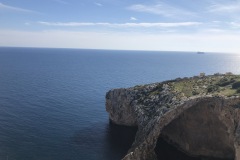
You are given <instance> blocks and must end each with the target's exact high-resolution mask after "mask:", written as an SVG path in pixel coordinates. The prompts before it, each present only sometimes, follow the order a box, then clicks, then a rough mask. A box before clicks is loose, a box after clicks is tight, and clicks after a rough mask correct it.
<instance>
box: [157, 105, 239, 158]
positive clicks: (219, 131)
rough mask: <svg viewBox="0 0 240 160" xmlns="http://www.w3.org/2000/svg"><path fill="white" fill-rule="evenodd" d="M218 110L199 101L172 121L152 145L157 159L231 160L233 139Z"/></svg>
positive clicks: (216, 107) (232, 156)
mask: <svg viewBox="0 0 240 160" xmlns="http://www.w3.org/2000/svg"><path fill="white" fill-rule="evenodd" d="M220 110H221V109H219V108H218V106H210V105H208V104H202V103H199V104H197V105H196V106H193V107H191V108H189V109H187V110H185V111H184V112H183V113H182V114H180V115H179V116H178V117H177V118H175V119H174V120H172V121H171V122H170V123H169V124H168V125H166V126H165V127H164V128H163V129H162V131H161V134H160V136H159V138H158V141H157V145H156V147H155V153H156V155H157V156H158V159H161V160H202V159H207V160H217V159H221V160H223V159H224V160H233V159H234V154H235V153H234V144H233V143H234V142H233V138H232V137H231V136H230V134H229V133H228V132H229V130H228V127H227V126H226V123H225V122H223V121H222V119H221V118H219V114H220V112H221V111H220ZM189 155H191V156H189ZM203 157H205V158H203ZM206 157H208V158H206ZM210 157H213V158H210Z"/></svg>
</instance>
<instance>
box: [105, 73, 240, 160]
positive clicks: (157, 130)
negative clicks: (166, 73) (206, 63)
mask: <svg viewBox="0 0 240 160" xmlns="http://www.w3.org/2000/svg"><path fill="white" fill-rule="evenodd" d="M106 110H107V112H108V113H109V118H110V120H111V122H113V123H115V124H118V125H124V126H137V127H138V131H137V134H136V137H135V141H134V143H133V144H132V147H131V148H130V149H129V151H128V154H127V155H126V156H125V157H124V158H123V160H138V159H139V160H140V159H141V160H150V159H151V160H154V159H157V154H156V153H157V148H156V144H157V141H158V139H159V137H161V138H163V139H165V140H166V141H167V142H168V143H169V144H172V145H173V146H175V147H177V148H178V149H179V150H181V151H182V152H185V153H186V154H188V155H191V156H197V157H213V158H227V159H235V160H240V123H239V120H240V75H233V74H232V73H231V72H228V73H226V74H220V73H216V74H214V75H209V76H206V75H205V73H201V74H200V75H199V76H194V77H190V78H188V77H185V78H177V79H174V80H169V81H164V82H160V83H153V84H147V85H138V86H135V87H131V88H121V89H113V90H110V91H109V92H107V94H106Z"/></svg>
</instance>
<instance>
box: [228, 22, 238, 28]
mask: <svg viewBox="0 0 240 160" xmlns="http://www.w3.org/2000/svg"><path fill="white" fill-rule="evenodd" d="M230 25H231V26H232V27H233V28H240V23H237V22H230Z"/></svg>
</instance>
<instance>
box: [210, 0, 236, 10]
mask: <svg viewBox="0 0 240 160" xmlns="http://www.w3.org/2000/svg"><path fill="white" fill-rule="evenodd" d="M208 12H214V13H226V12H227V13H234V12H240V4H239V3H238V2H235V3H227V4H222V3H221V4H219V3H215V4H213V5H211V6H210V7H209V8H208Z"/></svg>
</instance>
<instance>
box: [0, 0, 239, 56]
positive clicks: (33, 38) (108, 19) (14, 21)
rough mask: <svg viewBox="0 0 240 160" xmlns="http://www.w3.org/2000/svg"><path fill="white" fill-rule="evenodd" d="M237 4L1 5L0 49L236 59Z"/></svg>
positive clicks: (168, 0) (83, 0)
mask: <svg viewBox="0 0 240 160" xmlns="http://www.w3.org/2000/svg"><path fill="white" fill-rule="evenodd" d="M239 15H240V0H199V1H198V0H148V1H143V0H131V1H129V0H41V1H36V0H21V1H20V0H0V46H20V47H53V48H59V47H60V48H90V49H127V50H171V51H206V52H208V51H209V52H236V53H240V47H239V44H240V30H239V29H240V17H239Z"/></svg>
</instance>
